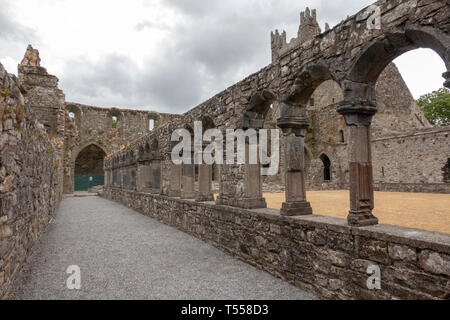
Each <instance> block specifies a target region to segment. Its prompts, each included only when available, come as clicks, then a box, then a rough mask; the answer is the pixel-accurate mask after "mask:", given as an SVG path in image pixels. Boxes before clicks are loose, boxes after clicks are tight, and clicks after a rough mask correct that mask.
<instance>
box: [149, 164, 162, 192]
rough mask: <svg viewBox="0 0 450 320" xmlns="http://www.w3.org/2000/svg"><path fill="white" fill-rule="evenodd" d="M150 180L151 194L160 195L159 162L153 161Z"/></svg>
mask: <svg viewBox="0 0 450 320" xmlns="http://www.w3.org/2000/svg"><path fill="white" fill-rule="evenodd" d="M151 179H152V189H151V190H152V191H151V192H152V193H154V194H160V193H161V161H160V160H153V161H152V168H151Z"/></svg>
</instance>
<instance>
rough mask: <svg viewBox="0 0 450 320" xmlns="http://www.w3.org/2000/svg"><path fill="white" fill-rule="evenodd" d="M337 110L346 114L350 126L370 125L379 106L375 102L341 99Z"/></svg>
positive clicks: (346, 120)
mask: <svg viewBox="0 0 450 320" xmlns="http://www.w3.org/2000/svg"><path fill="white" fill-rule="evenodd" d="M337 112H338V113H339V114H342V115H343V116H344V118H345V122H346V123H347V125H348V126H351V125H357V126H370V124H371V123H372V118H373V116H374V115H375V113H377V107H376V104H375V103H371V102H368V101H364V100H362V99H352V100H344V101H341V102H340V103H339V104H338V107H337Z"/></svg>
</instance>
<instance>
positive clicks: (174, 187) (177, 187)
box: [169, 163, 182, 197]
mask: <svg viewBox="0 0 450 320" xmlns="http://www.w3.org/2000/svg"><path fill="white" fill-rule="evenodd" d="M181 175H182V165H181V164H174V163H172V164H171V167H170V186H169V197H180V196H181Z"/></svg>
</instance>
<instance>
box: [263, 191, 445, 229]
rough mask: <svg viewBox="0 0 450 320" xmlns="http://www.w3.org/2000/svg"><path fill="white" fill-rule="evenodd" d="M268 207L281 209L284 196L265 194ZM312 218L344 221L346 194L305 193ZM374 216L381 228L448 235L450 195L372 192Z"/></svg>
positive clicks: (345, 215)
mask: <svg viewBox="0 0 450 320" xmlns="http://www.w3.org/2000/svg"><path fill="white" fill-rule="evenodd" d="M264 197H265V198H266V201H267V206H268V207H269V208H272V209H277V210H278V209H280V208H281V204H282V203H283V202H284V201H285V194H284V193H270V194H264ZM307 199H308V201H310V202H311V206H312V208H313V213H314V214H319V215H325V216H331V217H337V218H344V219H345V218H347V215H348V211H349V210H350V208H349V202H348V199H349V192H348V191H347V190H337V191H308V192H307ZM373 212H374V215H375V216H376V217H377V218H378V219H379V221H380V223H382V224H391V225H397V226H403V227H409V228H415V229H423V230H428V231H437V232H443V233H450V194H432V193H404V192H375V209H374V211H373Z"/></svg>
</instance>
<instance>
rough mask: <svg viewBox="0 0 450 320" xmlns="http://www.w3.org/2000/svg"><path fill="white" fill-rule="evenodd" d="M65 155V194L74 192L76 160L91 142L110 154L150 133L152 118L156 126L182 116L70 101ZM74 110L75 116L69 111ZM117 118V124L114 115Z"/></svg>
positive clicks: (67, 115) (67, 104)
mask: <svg viewBox="0 0 450 320" xmlns="http://www.w3.org/2000/svg"><path fill="white" fill-rule="evenodd" d="M65 112H66V131H65V135H64V138H65V145H64V148H65V155H64V176H65V179H64V193H72V192H73V188H74V185H73V175H74V168H75V160H76V157H77V155H78V154H79V152H81V151H82V150H83V149H84V148H85V147H87V146H88V145H90V144H96V145H97V146H98V147H100V148H102V149H103V150H104V151H105V153H106V154H110V153H113V152H115V151H118V150H120V149H121V148H124V147H125V145H127V144H129V143H130V142H132V141H134V140H136V139H138V138H140V137H142V136H144V135H146V134H147V133H148V132H149V131H150V130H149V120H150V119H153V120H154V121H155V122H154V129H156V128H158V127H160V126H162V125H163V124H165V123H167V122H170V121H173V119H175V118H178V117H181V116H179V115H172V114H166V113H157V112H151V111H142V110H129V109H119V108H100V107H94V106H87V105H82V104H78V103H72V102H67V103H66V105H65ZM71 113H73V115H74V118H71V117H70V116H69V114H71ZM113 116H115V117H117V124H116V126H115V127H113V124H112V117H113Z"/></svg>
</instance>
